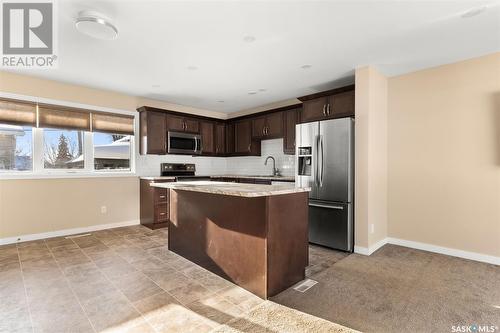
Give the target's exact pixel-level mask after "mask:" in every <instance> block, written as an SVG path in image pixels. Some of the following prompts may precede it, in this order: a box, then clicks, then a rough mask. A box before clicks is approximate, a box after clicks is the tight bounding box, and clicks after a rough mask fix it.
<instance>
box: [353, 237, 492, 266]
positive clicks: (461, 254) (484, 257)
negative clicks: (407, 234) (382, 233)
mask: <svg viewBox="0 0 500 333" xmlns="http://www.w3.org/2000/svg"><path fill="white" fill-rule="evenodd" d="M385 244H393V245H399V246H404V247H409V248H412V249H417V250H423V251H428V252H433V253H440V254H444V255H448V256H453V257H458V258H463V259H469V260H475V261H480V262H485V263H488V264H493V265H500V257H495V256H491V255H488V254H482V253H477V252H469V251H463V250H457V249H451V248H448V247H443V246H437V245H432V244H426V243H420V242H414V241H409V240H405V239H399V238H392V237H387V238H384V239H382V240H380V241H378V242H377V243H375V244H374V245H373V246H370V247H369V248H367V247H361V246H354V253H357V254H362V255H367V256H369V255H371V254H372V253H373V252H375V251H377V250H378V249H379V248H381V247H382V246H384V245H385Z"/></svg>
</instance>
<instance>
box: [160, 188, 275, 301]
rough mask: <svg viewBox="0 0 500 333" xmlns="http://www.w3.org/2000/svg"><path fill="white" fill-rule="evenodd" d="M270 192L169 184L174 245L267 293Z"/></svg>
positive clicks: (209, 266)
mask: <svg viewBox="0 0 500 333" xmlns="http://www.w3.org/2000/svg"><path fill="white" fill-rule="evenodd" d="M265 236H266V197H259V198H243V197H237V196H227V195H219V194H209V193H200V192H192V191H182V190H173V189H171V190H170V225H169V249H170V250H171V251H173V252H175V253H177V254H179V255H181V256H183V257H185V258H186V259H188V260H190V261H192V262H194V263H196V264H198V265H200V266H202V267H204V268H206V269H208V270H210V271H211V272H214V273H215V274H218V275H220V276H222V277H224V278H226V279H228V280H230V281H232V282H234V283H236V284H237V285H239V286H241V287H243V288H245V289H247V290H249V291H250V292H252V293H254V294H256V295H258V296H259V297H262V298H266V296H267V295H266V286H267V284H266V267H267V266H266V242H265Z"/></svg>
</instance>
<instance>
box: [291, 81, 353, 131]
mask: <svg viewBox="0 0 500 333" xmlns="http://www.w3.org/2000/svg"><path fill="white" fill-rule="evenodd" d="M299 99H300V100H301V101H302V103H303V104H302V111H301V112H300V122H301V123H306V122H310V121H317V120H325V119H333V118H343V117H353V116H354V86H348V87H343V88H338V89H334V90H330V91H327V92H322V93H318V94H314V95H309V96H304V97H300V98H299Z"/></svg>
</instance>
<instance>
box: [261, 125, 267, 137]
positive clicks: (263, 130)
mask: <svg viewBox="0 0 500 333" xmlns="http://www.w3.org/2000/svg"><path fill="white" fill-rule="evenodd" d="M262 135H266V126H264V127H262Z"/></svg>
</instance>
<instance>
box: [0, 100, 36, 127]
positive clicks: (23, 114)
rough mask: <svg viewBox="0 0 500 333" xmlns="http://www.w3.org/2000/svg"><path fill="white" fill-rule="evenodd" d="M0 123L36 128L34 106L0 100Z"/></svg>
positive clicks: (27, 103) (15, 101)
mask: <svg viewBox="0 0 500 333" xmlns="http://www.w3.org/2000/svg"><path fill="white" fill-rule="evenodd" d="M0 123H3V124H10V125H23V126H36V104H35V103H31V102H22V101H17V100H13V99H4V98H0Z"/></svg>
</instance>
